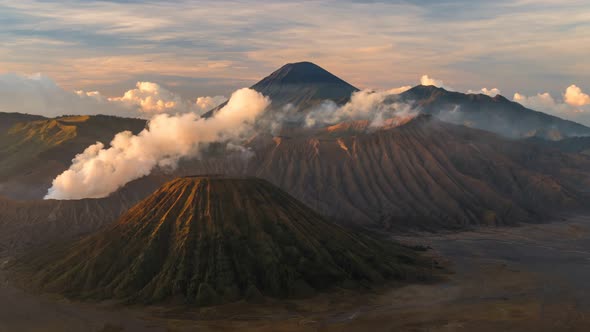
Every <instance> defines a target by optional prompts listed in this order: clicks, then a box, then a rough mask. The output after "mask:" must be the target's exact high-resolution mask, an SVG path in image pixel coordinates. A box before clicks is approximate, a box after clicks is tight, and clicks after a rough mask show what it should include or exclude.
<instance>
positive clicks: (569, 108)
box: [513, 84, 590, 126]
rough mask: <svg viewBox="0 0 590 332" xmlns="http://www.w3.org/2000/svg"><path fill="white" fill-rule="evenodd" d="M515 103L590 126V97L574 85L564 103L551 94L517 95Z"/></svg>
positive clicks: (563, 100) (565, 94) (564, 96)
mask: <svg viewBox="0 0 590 332" xmlns="http://www.w3.org/2000/svg"><path fill="white" fill-rule="evenodd" d="M513 99H514V101H516V102H517V103H520V104H522V105H524V106H526V107H528V108H531V109H534V110H537V111H541V112H544V113H549V114H552V115H555V116H558V117H561V118H564V119H568V120H572V121H576V122H579V123H581V124H584V125H586V126H590V96H589V95H588V94H586V93H584V92H583V91H582V89H581V88H579V87H578V86H576V85H574V84H572V85H570V86H569V87H567V89H566V90H565V92H564V93H563V95H562V101H560V100H558V99H556V98H554V97H553V96H552V95H551V94H550V93H549V92H543V93H538V94H536V95H533V96H526V95H523V94H520V93H518V92H517V93H515V94H514V97H513Z"/></svg>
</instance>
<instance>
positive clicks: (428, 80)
mask: <svg viewBox="0 0 590 332" xmlns="http://www.w3.org/2000/svg"><path fill="white" fill-rule="evenodd" d="M420 84H421V85H434V86H436V87H439V88H443V89H446V90H452V88H451V87H450V86H448V85H445V82H444V81H443V80H439V79H436V78H433V77H429V76H428V75H422V77H420Z"/></svg>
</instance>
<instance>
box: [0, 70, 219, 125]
mask: <svg viewBox="0 0 590 332" xmlns="http://www.w3.org/2000/svg"><path fill="white" fill-rule="evenodd" d="M225 100H226V98H224V97H222V96H215V97H199V98H197V99H196V100H195V101H190V100H184V99H183V98H181V97H180V96H179V95H177V94H175V93H173V92H171V91H169V90H167V89H166V88H164V87H162V86H161V85H159V84H157V83H152V82H137V84H136V87H135V89H131V90H128V91H127V92H125V93H124V94H123V96H120V97H106V96H103V95H102V94H101V93H100V92H98V91H81V90H80V91H66V90H64V89H62V88H61V87H60V86H58V85H57V84H56V83H55V82H54V81H53V80H52V79H50V78H48V77H47V76H44V75H41V74H35V75H19V74H2V75H0V112H19V113H28V114H37V115H43V116H47V117H55V116H60V115H66V114H67V115H80V114H91V115H92V114H105V115H116V116H123V117H141V118H150V117H151V116H152V115H154V114H159V113H171V114H174V113H186V112H196V113H199V114H200V113H203V112H205V111H208V110H210V109H212V108H213V107H215V106H217V105H219V104H221V103H223V102H224V101H225Z"/></svg>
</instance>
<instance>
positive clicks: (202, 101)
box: [195, 96, 227, 114]
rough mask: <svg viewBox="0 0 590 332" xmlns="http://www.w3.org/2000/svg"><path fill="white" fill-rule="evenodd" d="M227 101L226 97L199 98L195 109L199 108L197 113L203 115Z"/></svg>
mask: <svg viewBox="0 0 590 332" xmlns="http://www.w3.org/2000/svg"><path fill="white" fill-rule="evenodd" d="M225 101H227V98H225V97H224V96H214V97H209V96H207V97H199V98H197V100H196V101H195V107H196V108H197V112H198V113H199V114H201V113H204V112H207V111H209V110H211V109H213V108H214V107H217V106H219V105H221V104H223V103H224V102H225Z"/></svg>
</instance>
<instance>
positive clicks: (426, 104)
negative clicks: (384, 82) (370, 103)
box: [398, 85, 590, 138]
mask: <svg viewBox="0 0 590 332" xmlns="http://www.w3.org/2000/svg"><path fill="white" fill-rule="evenodd" d="M398 98H399V99H401V100H402V101H405V102H408V103H411V104H413V105H414V106H415V107H417V108H419V109H420V110H421V111H422V112H423V113H427V114H433V115H435V116H436V117H438V118H439V119H441V120H443V121H446V122H451V123H455V124H462V125H466V126H468V127H473V128H478V129H483V130H487V131H491V132H494V133H497V134H500V135H503V136H506V137H511V138H522V137H531V136H539V135H540V134H541V133H552V135H551V136H547V135H543V137H545V138H552V137H555V138H560V137H567V136H585V135H590V128H588V127H586V126H583V125H581V124H579V123H576V122H573V121H568V120H563V119H560V118H558V117H556V116H552V115H548V114H545V113H542V112H537V111H533V110H531V109H528V108H526V107H524V106H522V105H520V104H519V103H516V102H513V101H510V100H508V99H506V98H505V97H503V96H501V95H496V96H495V97H490V96H487V95H484V94H464V93H460V92H453V91H447V90H445V89H442V88H438V87H435V86H424V85H418V86H416V87H414V88H412V89H410V90H408V91H406V92H404V93H402V94H400V95H399V97H398Z"/></svg>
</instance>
